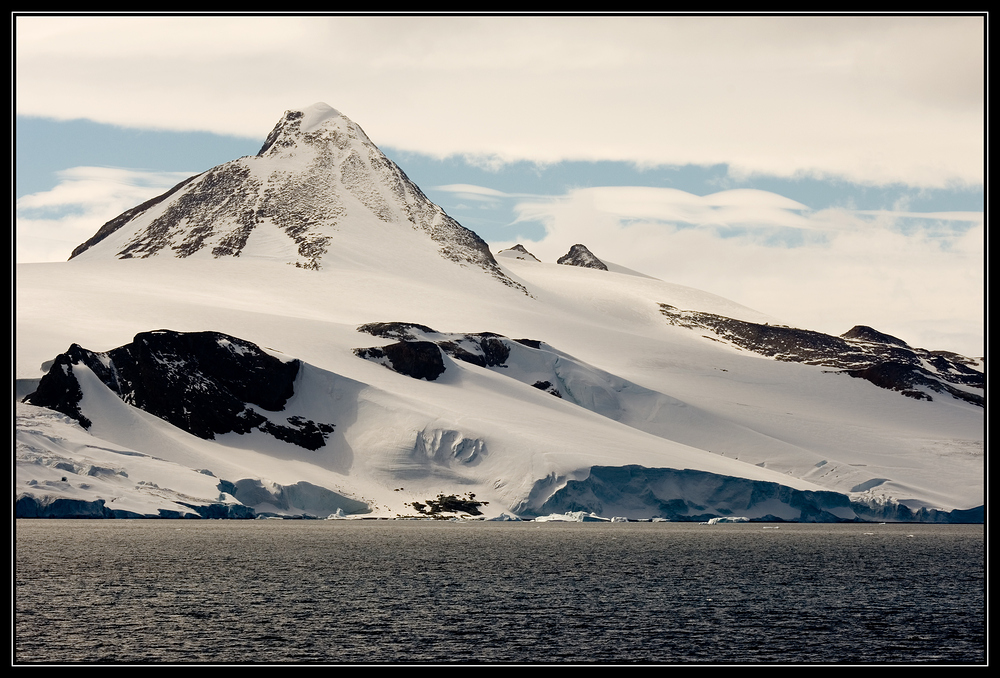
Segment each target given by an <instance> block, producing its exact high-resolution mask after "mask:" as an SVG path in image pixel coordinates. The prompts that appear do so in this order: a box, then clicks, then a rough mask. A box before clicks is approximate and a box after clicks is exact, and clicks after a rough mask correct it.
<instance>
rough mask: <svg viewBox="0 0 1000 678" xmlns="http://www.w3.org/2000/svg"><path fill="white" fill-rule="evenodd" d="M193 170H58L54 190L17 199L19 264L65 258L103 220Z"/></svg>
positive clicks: (168, 186)
mask: <svg viewBox="0 0 1000 678" xmlns="http://www.w3.org/2000/svg"><path fill="white" fill-rule="evenodd" d="M193 174H196V172H148V171H142V170H131V169H121V168H114V167H74V168H71V169H68V170H64V171H62V172H59V173H58V179H59V183H58V184H57V185H56V186H55V187H54V188H53V189H52V190H50V191H45V192H42V193H33V194H31V195H26V196H24V197H22V198H20V199H19V200H18V201H17V205H16V210H17V211H16V224H15V227H16V230H15V238H16V245H17V248H16V256H17V262H18V263H28V262H41V261H65V260H66V259H68V258H69V256H70V254H71V253H72V251H73V249H74V248H75V247H76V246H77V245H79V244H80V243H82V242H84V241H85V240H86V239H87V238H89V237H90V236H92V235H94V233H96V232H97V229H98V228H100V227H101V225H102V224H104V223H105V222H107V221H109V220H111V219H113V218H115V217H116V216H118V215H119V214H121V213H122V212H124V211H125V210H127V209H129V208H131V207H135V206H136V205H138V204H140V203H142V202H144V201H146V200H149V199H150V198H153V197H155V196H157V195H159V194H160V193H163V192H164V191H166V190H167V189H168V188H170V187H172V186H174V185H176V184H177V183H178V182H180V181H182V180H184V179H186V178H188V177H190V176H192V175H193Z"/></svg>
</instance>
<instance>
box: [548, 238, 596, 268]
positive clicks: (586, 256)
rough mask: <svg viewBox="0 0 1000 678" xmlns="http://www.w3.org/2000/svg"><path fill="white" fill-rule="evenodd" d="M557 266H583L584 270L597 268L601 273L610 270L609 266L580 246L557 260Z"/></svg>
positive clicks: (572, 248)
mask: <svg viewBox="0 0 1000 678" xmlns="http://www.w3.org/2000/svg"><path fill="white" fill-rule="evenodd" d="M556 263H557V264H564V265H566V266H582V267H583V268H596V269H597V270H599V271H606V270H608V266H607V264H605V263H604V262H603V261H601V260H600V259H598V258H597V257H595V256H594V255H593V253H592V252H591V251H590V250H588V249H587V248H586V247H584V246H583V245H580V244H576V245H573V246H572V247H570V248H569V252H567V253H566V254H564V255H562V256H561V257H559V259H557V260H556Z"/></svg>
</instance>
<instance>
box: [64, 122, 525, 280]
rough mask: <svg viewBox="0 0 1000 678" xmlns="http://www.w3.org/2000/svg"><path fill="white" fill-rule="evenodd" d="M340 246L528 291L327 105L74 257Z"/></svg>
mask: <svg viewBox="0 0 1000 678" xmlns="http://www.w3.org/2000/svg"><path fill="white" fill-rule="evenodd" d="M334 250H335V251H337V252H338V253H340V254H341V255H342V256H350V257H360V258H361V259H364V260H373V261H378V260H379V259H381V260H383V261H385V262H387V265H396V264H397V263H398V260H400V259H408V260H413V259H414V258H418V259H421V258H424V257H427V256H430V257H431V258H433V259H443V260H445V261H447V262H452V263H455V264H460V265H463V266H467V267H476V268H479V269H482V270H484V271H485V272H487V273H488V274H490V275H492V276H493V277H495V278H496V279H498V280H499V281H501V282H503V283H505V284H507V285H510V286H512V287H518V288H520V287H521V286H520V285H518V284H517V283H515V282H514V281H512V280H510V279H509V278H508V277H507V276H506V275H504V273H503V272H502V271H501V270H500V269H499V268H498V266H497V263H496V260H495V259H494V258H493V255H492V254H491V253H490V250H489V247H488V245H487V244H486V243H485V242H484V241H483V240H482V239H481V238H480V237H479V236H478V235H476V234H475V233H474V232H472V231H470V230H469V229H467V228H465V227H464V226H462V225H461V224H459V223H458V222H457V221H455V220H454V219H452V218H451V217H450V216H448V215H447V214H446V213H445V212H444V210H442V209H441V208H440V207H438V206H437V205H435V204H434V203H433V202H431V201H430V200H429V199H428V198H427V197H426V196H425V195H424V194H423V192H422V191H421V190H420V189H419V188H418V187H417V186H416V185H415V184H414V183H413V182H412V181H410V180H409V179H408V178H407V176H406V174H404V173H403V171H402V170H401V169H400V168H399V167H398V166H397V165H396V164H395V163H394V162H392V161H391V160H389V159H388V158H387V157H386V156H385V155H383V153H382V152H381V151H380V150H379V149H378V148H377V147H376V146H375V144H373V143H372V142H371V140H369V139H368V136H367V135H366V134H365V133H364V131H362V129H361V128H360V127H359V126H358V125H357V124H355V123H354V122H352V121H351V120H350V119H348V118H347V117H346V116H344V115H342V114H341V113H340V112H338V111H337V110H336V109H334V108H331V107H330V106H327V105H326V104H322V103H318V104H314V105H313V106H310V107H309V108H306V109H304V110H291V111H286V112H285V114H284V115H283V116H282V118H281V120H279V121H278V123H277V125H275V127H274V129H273V130H272V131H271V133H270V134H269V135H268V136H267V139H266V140H265V141H264V144H263V146H262V147H261V149H260V152H258V153H257V155H256V156H248V157H243V158H239V159H237V160H232V161H230V162H227V163H224V164H222V165H219V166H218V167H214V168H212V169H210V170H208V171H207V172H203V173H202V174H198V175H196V176H194V177H191V178H190V179H186V180H185V181H183V182H181V183H180V184H178V185H177V186H175V187H173V188H172V189H170V190H169V191H167V192H166V193H164V194H163V195H160V196H158V197H156V198H153V199H152V200H149V201H147V202H145V203H143V204H141V205H138V206H137V207H134V208H132V209H130V210H128V211H126V212H124V213H123V214H121V215H119V216H118V217H116V218H114V219H112V220H111V221H109V222H107V223H106V224H104V226H102V227H101V228H100V229H99V230H98V232H97V233H96V234H95V235H94V236H93V237H92V238H90V239H89V240H88V241H87V242H85V243H83V244H82V245H80V246H79V247H77V248H76V249H75V250H74V251H73V254H72V256H71V257H70V258H71V259H72V258H75V257H81V258H100V257H114V258H119V259H130V258H147V257H152V256H173V257H179V258H183V257H190V256H209V257H264V258H268V259H272V260H279V261H280V260H284V261H287V262H288V263H290V264H294V265H295V266H299V267H303V268H311V269H319V268H322V267H323V263H324V258H325V257H326V255H327V254H328V253H329V252H331V251H334ZM434 255H436V256H434ZM394 260H396V261H395V262H394ZM422 263H428V262H427V261H426V259H422Z"/></svg>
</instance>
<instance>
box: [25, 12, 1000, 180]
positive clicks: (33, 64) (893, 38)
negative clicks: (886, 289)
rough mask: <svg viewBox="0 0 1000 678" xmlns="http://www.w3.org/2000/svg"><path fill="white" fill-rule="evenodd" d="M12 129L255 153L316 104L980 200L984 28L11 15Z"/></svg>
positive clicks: (515, 153) (421, 133) (475, 145)
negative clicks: (123, 133)
mask: <svg viewBox="0 0 1000 678" xmlns="http://www.w3.org/2000/svg"><path fill="white" fill-rule="evenodd" d="M16 29H17V30H16V33H15V36H16V40H17V44H16V70H15V76H16V77H15V83H16V102H17V111H18V113H21V114H28V115H41V116H49V117H55V118H60V119H68V118H77V117H86V118H90V119H93V120H97V121H100V122H109V123H114V124H121V125H129V126H137V127H161V128H166V129H186V130H207V131H212V132H217V133H225V134H238V135H243V136H253V137H261V138H262V137H263V136H264V135H266V133H267V132H268V131H269V130H270V128H271V126H272V125H273V124H274V123H275V121H276V120H277V119H278V118H279V116H280V115H281V113H282V112H283V111H284V110H286V109H289V108H295V107H303V106H308V105H310V104H312V103H314V102H316V101H325V102H327V103H329V104H331V105H332V106H334V107H335V108H337V109H338V110H341V111H343V112H344V113H345V114H347V115H348V116H349V117H350V118H352V119H353V120H355V121H357V122H358V123H359V124H361V125H362V127H364V128H365V130H366V131H367V132H368V133H369V135H370V136H371V137H372V139H373V140H374V141H375V142H376V143H377V144H379V145H382V146H392V147H394V148H398V149H401V150H409V151H415V152H421V153H426V154H430V155H435V156H437V157H443V156H447V155H452V154H456V155H462V156H466V157H477V158H481V159H483V162H484V163H487V164H494V165H495V164H496V163H497V162H501V161H504V160H507V161H510V160H517V159H528V160H534V161H537V162H557V161H559V160H563V159H580V160H594V159H612V160H629V161H634V162H637V163H644V164H654V165H659V164H670V165H685V164H717V163H727V164H729V165H730V166H731V167H732V168H733V169H734V171H737V172H744V173H749V172H763V173H769V174H774V175H779V176H790V175H794V174H796V173H811V174H813V175H822V176H826V175H829V176H840V177H846V178H849V179H851V180H854V181H863V182H897V181H898V182H905V183H910V184H914V185H928V186H944V185H947V184H948V182H955V181H957V182H966V183H971V184H976V185H978V184H981V183H982V181H983V164H984V162H983V161H984V153H983V147H984V140H985V134H984V117H983V100H984V99H983V90H984V87H983V83H984V77H983V73H984V63H985V62H984V55H985V49H984V42H985V41H984V17H982V16H974V15H973V16H947V17H945V16H917V17H895V16H863V17H841V16H798V17H767V16H745V17H691V16H687V17H682V16H643V17H630V16H591V17H588V16H574V17H552V16H549V17H540V16H535V17H533V16H491V17H476V16H433V17H432V16H404V17H400V16H396V17H379V16H367V17H362V16H329V17H315V16H310V17H295V16H284V17H282V16H266V17H263V16H262V17H252V16H242V17H204V16H201V17H198V16H189V17H162V16H160V17H151V16H127V17H102V16H78V17H50V16H31V17H17V19H16Z"/></svg>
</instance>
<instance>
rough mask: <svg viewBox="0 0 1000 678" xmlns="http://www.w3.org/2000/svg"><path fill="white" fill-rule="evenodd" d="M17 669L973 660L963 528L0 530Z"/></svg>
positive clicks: (191, 526) (403, 525)
mask: <svg viewBox="0 0 1000 678" xmlns="http://www.w3.org/2000/svg"><path fill="white" fill-rule="evenodd" d="M15 555H16V561H15V579H16V581H15V588H14V596H15V634H14V636H15V638H14V644H15V647H14V661H15V662H19V663H27V662H32V663H34V662H38V663H71V662H88V663H94V662H96V663H123V662H131V663H175V664H176V663H246V662H256V663H287V662H296V663H306V662H321V663H477V662H491V663H595V662H596V663H757V662H773V663H811V662H819V663H907V664H910V663H914V664H916V663H935V664H937V663H962V664H974V663H984V662H985V661H986V649H985V648H986V640H985V617H986V613H985V595H984V594H985V591H984V589H985V581H984V574H985V569H984V529H983V526H982V525H942V526H937V525H912V524H911V525H898V524H897V525H893V524H890V525H872V524H867V525H858V524H851V525H794V524H782V525H781V526H780V528H779V529H764V526H762V525H761V524H759V523H749V524H729V525H697V524H676V523H481V522H480V523H452V522H399V521H180V520H135V521H129V520H104V521H88V520H67V521H63V520H18V521H17V522H16V554H15Z"/></svg>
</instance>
